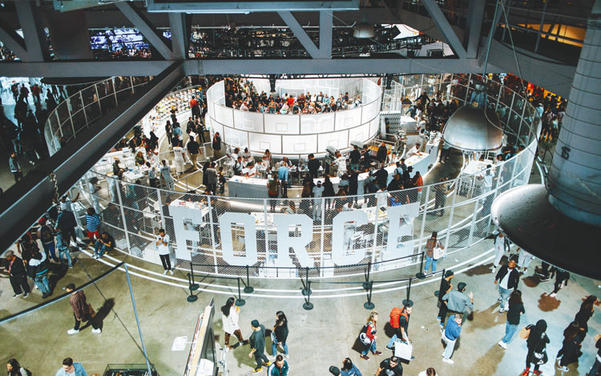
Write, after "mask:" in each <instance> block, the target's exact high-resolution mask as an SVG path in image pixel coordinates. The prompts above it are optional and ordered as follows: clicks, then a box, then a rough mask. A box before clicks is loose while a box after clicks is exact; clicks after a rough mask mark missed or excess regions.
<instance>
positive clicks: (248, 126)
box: [234, 110, 263, 132]
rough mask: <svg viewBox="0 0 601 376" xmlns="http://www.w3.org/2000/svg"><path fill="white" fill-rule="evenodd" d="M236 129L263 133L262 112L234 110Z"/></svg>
mask: <svg viewBox="0 0 601 376" xmlns="http://www.w3.org/2000/svg"><path fill="white" fill-rule="evenodd" d="M234 128H236V129H240V130H244V131H251V132H263V114H262V113H261V112H248V111H240V110H234Z"/></svg>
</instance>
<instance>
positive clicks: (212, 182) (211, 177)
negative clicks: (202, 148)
mask: <svg viewBox="0 0 601 376" xmlns="http://www.w3.org/2000/svg"><path fill="white" fill-rule="evenodd" d="M204 173H205V175H206V176H207V184H206V186H207V191H208V192H211V194H212V195H214V194H217V170H216V169H215V162H211V163H210V164H209V168H207V169H206V170H205V172H204Z"/></svg>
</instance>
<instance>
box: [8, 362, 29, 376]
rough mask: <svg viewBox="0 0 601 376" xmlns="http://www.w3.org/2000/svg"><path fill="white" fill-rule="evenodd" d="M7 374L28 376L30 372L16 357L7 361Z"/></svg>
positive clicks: (9, 375) (10, 375)
mask: <svg viewBox="0 0 601 376" xmlns="http://www.w3.org/2000/svg"><path fill="white" fill-rule="evenodd" d="M6 370H7V371H8V372H7V373H6V374H7V375H8V376H27V375H28V374H29V373H28V372H27V370H26V369H25V368H23V367H21V365H20V364H19V361H18V360H17V359H15V358H12V359H9V361H8V362H7V363H6Z"/></svg>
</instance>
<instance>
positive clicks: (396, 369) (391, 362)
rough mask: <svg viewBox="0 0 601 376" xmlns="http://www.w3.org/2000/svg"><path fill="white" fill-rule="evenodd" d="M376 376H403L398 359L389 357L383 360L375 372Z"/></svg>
mask: <svg viewBox="0 0 601 376" xmlns="http://www.w3.org/2000/svg"><path fill="white" fill-rule="evenodd" d="M376 376H403V366H401V362H400V360H399V358H398V357H396V356H391V357H390V358H388V359H384V360H383V361H382V362H381V363H380V366H379V367H378V370H377V371H376Z"/></svg>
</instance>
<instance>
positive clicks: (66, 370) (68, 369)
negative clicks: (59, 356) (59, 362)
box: [55, 358, 88, 376]
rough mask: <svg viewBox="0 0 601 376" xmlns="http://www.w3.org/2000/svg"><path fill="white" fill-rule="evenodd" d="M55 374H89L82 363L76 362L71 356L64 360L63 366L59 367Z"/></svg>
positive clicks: (73, 375)
mask: <svg viewBox="0 0 601 376" xmlns="http://www.w3.org/2000/svg"><path fill="white" fill-rule="evenodd" d="M55 376H88V374H87V373H86V370H85V369H84V368H83V366H82V365H81V363H79V362H74V361H73V359H71V358H65V359H64V360H63V366H62V367H61V368H59V370H58V371H57V372H56V375H55Z"/></svg>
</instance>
